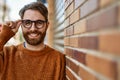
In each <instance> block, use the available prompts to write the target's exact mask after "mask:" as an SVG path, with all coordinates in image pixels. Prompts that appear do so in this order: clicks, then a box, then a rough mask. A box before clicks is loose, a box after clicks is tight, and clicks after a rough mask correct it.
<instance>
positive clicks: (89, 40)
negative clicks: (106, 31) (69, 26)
mask: <svg viewBox="0 0 120 80" xmlns="http://www.w3.org/2000/svg"><path fill="white" fill-rule="evenodd" d="M78 44H79V48H86V49H96V50H97V49H98V37H96V36H88V37H79V43H78Z"/></svg>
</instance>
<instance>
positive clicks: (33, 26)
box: [30, 23, 36, 31]
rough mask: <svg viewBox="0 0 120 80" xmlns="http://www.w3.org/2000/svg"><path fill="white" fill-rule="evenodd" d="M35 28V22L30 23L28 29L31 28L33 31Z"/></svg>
mask: <svg viewBox="0 0 120 80" xmlns="http://www.w3.org/2000/svg"><path fill="white" fill-rule="evenodd" d="M35 29H36V28H35V23H32V25H31V28H30V30H31V31H34V30H35Z"/></svg>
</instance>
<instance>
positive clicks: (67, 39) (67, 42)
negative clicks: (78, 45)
mask: <svg viewBox="0 0 120 80" xmlns="http://www.w3.org/2000/svg"><path fill="white" fill-rule="evenodd" d="M64 45H66V46H67V45H69V38H68V37H66V38H64Z"/></svg>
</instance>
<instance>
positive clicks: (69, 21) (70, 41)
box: [0, 0, 120, 80]
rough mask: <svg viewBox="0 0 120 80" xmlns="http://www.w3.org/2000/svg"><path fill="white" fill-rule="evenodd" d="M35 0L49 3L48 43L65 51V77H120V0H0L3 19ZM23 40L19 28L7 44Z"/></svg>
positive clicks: (73, 79) (13, 16)
mask: <svg viewBox="0 0 120 80" xmlns="http://www.w3.org/2000/svg"><path fill="white" fill-rule="evenodd" d="M33 1H42V2H43V3H44V4H45V5H46V6H47V7H48V11H49V22H50V25H49V29H48V31H47V37H46V39H45V43H46V44H48V45H49V46H50V47H52V48H54V49H57V50H59V51H60V52H62V53H63V54H65V55H66V80H120V0H0V23H3V22H4V21H8V20H17V19H19V16H18V12H19V10H20V8H21V7H23V6H24V5H25V4H28V3H30V2H33ZM23 41H24V39H23V38H22V34H21V30H19V32H18V33H17V34H16V35H15V36H14V37H13V38H11V40H10V41H9V42H8V43H7V45H11V44H12V45H13V44H14V45H16V44H19V43H21V42H23Z"/></svg>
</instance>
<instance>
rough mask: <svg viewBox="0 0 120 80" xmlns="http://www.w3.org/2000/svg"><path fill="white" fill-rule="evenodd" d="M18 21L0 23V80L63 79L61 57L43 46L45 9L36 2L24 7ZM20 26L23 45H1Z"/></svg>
mask: <svg viewBox="0 0 120 80" xmlns="http://www.w3.org/2000/svg"><path fill="white" fill-rule="evenodd" d="M19 14H20V16H21V20H18V21H15V22H12V21H10V22H7V23H5V24H2V30H1V33H0V80H64V79H65V56H64V55H63V54H62V53H60V52H58V51H56V50H54V49H52V48H50V47H48V46H47V45H45V44H44V38H45V35H46V30H47V28H48V25H49V23H48V10H47V8H46V7H45V6H44V5H43V4H42V3H40V2H33V3H31V4H28V5H26V6H24V7H23V8H22V9H21V10H20V12H19ZM20 25H21V27H22V32H23V36H24V38H25V42H24V43H22V44H19V45H17V46H4V45H5V43H6V42H7V41H8V40H9V39H10V38H11V37H13V36H14V35H15V33H16V32H17V31H18V28H19V26H20Z"/></svg>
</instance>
